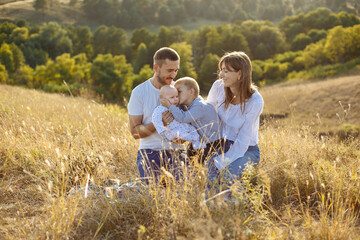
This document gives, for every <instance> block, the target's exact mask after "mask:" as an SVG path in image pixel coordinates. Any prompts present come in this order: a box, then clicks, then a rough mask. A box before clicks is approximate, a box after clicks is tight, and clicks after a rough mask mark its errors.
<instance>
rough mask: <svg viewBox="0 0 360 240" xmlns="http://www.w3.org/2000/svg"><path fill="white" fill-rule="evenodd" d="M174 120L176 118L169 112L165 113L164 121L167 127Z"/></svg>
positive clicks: (163, 115)
mask: <svg viewBox="0 0 360 240" xmlns="http://www.w3.org/2000/svg"><path fill="white" fill-rule="evenodd" d="M174 119H175V118H174V116H173V115H172V114H171V113H170V112H169V111H166V112H163V114H162V121H163V123H164V126H165V127H166V126H167V125H169V124H170V123H171V122H172V121H174Z"/></svg>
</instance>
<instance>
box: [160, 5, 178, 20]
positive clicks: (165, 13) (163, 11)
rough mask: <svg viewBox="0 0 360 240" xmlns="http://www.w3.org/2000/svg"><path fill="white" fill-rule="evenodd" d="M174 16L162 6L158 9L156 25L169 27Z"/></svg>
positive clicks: (167, 8) (166, 7)
mask: <svg viewBox="0 0 360 240" xmlns="http://www.w3.org/2000/svg"><path fill="white" fill-rule="evenodd" d="M174 20H175V18H174V15H173V13H172V12H171V10H170V8H169V7H168V6H166V5H162V6H161V7H160V9H159V16H158V23H159V24H160V25H171V24H173V23H174Z"/></svg>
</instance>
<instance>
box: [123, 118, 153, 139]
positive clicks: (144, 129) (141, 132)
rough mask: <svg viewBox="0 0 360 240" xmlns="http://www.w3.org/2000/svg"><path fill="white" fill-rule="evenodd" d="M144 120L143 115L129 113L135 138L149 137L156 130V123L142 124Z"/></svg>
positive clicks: (131, 129)
mask: <svg viewBox="0 0 360 240" xmlns="http://www.w3.org/2000/svg"><path fill="white" fill-rule="evenodd" d="M142 120H143V115H140V116H135V115H129V124H130V132H131V135H132V136H133V137H134V138H135V139H139V138H145V137H148V136H150V135H151V134H152V133H153V132H155V131H156V129H155V127H154V124H152V123H149V124H146V125H144V124H142Z"/></svg>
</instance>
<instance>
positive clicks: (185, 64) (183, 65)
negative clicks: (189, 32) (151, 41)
mask: <svg viewBox="0 0 360 240" xmlns="http://www.w3.org/2000/svg"><path fill="white" fill-rule="evenodd" d="M170 47H171V48H173V49H175V51H177V52H178V54H179V55H180V56H181V60H180V69H179V72H178V74H177V77H179V78H180V77H185V76H187V77H192V78H195V79H196V78H197V74H196V72H195V68H194V64H193V53H192V47H191V45H190V44H188V43H186V42H181V43H173V44H172V45H170Z"/></svg>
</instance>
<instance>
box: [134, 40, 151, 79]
mask: <svg viewBox="0 0 360 240" xmlns="http://www.w3.org/2000/svg"><path fill="white" fill-rule="evenodd" d="M146 63H148V50H147V47H146V45H145V44H144V43H141V44H140V45H139V47H138V49H137V54H136V58H135V62H134V65H133V66H134V73H138V72H139V71H140V69H141V68H142V67H143V66H144V65H145V64H146Z"/></svg>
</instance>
